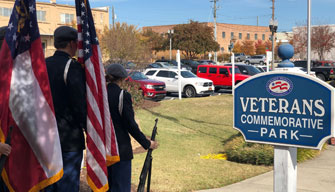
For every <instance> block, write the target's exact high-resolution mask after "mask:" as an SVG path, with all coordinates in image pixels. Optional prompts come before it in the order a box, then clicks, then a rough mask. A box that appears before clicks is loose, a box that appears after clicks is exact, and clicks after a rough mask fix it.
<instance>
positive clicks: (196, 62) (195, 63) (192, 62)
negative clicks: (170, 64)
mask: <svg viewBox="0 0 335 192" xmlns="http://www.w3.org/2000/svg"><path fill="white" fill-rule="evenodd" d="M190 63H191V64H194V65H198V64H200V63H199V62H198V61H191V62H190Z"/></svg>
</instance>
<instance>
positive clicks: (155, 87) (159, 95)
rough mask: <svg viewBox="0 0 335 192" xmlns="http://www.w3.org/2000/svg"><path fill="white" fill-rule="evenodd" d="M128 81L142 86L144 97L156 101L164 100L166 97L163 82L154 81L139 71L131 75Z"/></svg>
mask: <svg viewBox="0 0 335 192" xmlns="http://www.w3.org/2000/svg"><path fill="white" fill-rule="evenodd" d="M127 80H128V81H131V82H132V81H133V82H137V83H139V84H140V89H141V90H142V92H143V96H144V97H146V98H151V99H154V100H162V99H164V97H165V96H166V90H165V83H164V82H162V81H157V80H152V79H149V78H148V77H147V76H145V75H144V74H143V73H141V72H139V71H132V72H130V73H129V77H128V79H127Z"/></svg>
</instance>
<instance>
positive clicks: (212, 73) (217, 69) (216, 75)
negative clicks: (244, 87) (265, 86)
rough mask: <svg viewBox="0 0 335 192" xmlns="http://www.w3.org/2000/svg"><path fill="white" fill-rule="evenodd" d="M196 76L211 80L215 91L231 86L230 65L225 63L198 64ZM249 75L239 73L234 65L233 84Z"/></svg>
mask: <svg viewBox="0 0 335 192" xmlns="http://www.w3.org/2000/svg"><path fill="white" fill-rule="evenodd" d="M197 76H198V77H202V78H205V79H210V80H212V81H213V84H214V86H215V91H218V90H220V89H224V88H231V87H232V67H231V66H225V65H199V66H198V70H197ZM248 77H250V75H243V74H241V72H240V70H239V69H238V68H237V67H235V84H237V83H239V82H241V81H243V80H244V79H246V78H248Z"/></svg>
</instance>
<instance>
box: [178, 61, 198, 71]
mask: <svg viewBox="0 0 335 192" xmlns="http://www.w3.org/2000/svg"><path fill="white" fill-rule="evenodd" d="M181 62H183V63H184V64H185V65H188V66H190V67H191V68H192V69H191V71H192V73H194V74H196V73H197V69H198V65H201V64H200V63H199V62H198V61H194V60H191V59H182V60H181Z"/></svg>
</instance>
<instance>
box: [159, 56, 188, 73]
mask: <svg viewBox="0 0 335 192" xmlns="http://www.w3.org/2000/svg"><path fill="white" fill-rule="evenodd" d="M155 62H156V63H161V64H165V65H170V66H172V67H175V68H177V67H178V62H177V61H176V60H166V59H160V60H156V61H155ZM180 67H181V68H182V69H187V70H189V71H191V70H192V68H191V67H190V66H187V65H185V64H184V63H183V62H182V61H181V62H180Z"/></svg>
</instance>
